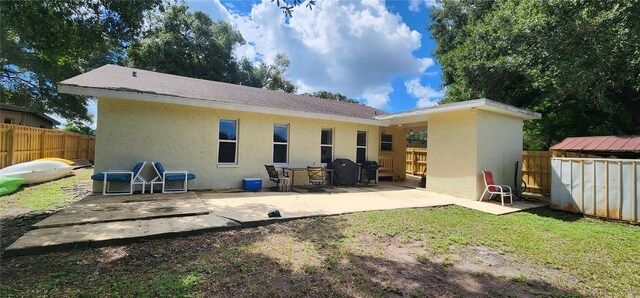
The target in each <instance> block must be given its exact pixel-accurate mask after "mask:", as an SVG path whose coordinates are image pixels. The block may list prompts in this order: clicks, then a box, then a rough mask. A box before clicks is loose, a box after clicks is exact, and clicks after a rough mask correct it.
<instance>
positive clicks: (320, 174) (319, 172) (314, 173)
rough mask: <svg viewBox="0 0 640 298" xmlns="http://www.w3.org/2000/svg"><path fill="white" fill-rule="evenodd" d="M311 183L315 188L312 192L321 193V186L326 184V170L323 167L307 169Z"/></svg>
mask: <svg viewBox="0 0 640 298" xmlns="http://www.w3.org/2000/svg"><path fill="white" fill-rule="evenodd" d="M307 173H309V182H310V183H311V184H313V185H314V186H315V187H314V188H313V189H312V190H311V191H321V190H322V189H321V188H320V185H322V184H324V169H323V168H322V167H307Z"/></svg>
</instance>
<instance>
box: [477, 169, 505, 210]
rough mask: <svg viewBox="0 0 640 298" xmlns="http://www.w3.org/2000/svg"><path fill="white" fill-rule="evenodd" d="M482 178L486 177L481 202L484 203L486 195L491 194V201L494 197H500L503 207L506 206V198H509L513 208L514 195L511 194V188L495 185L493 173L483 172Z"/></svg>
mask: <svg viewBox="0 0 640 298" xmlns="http://www.w3.org/2000/svg"><path fill="white" fill-rule="evenodd" d="M482 176H483V177H484V185H485V188H484V192H482V196H480V201H482V199H483V198H484V195H485V194H486V193H489V200H491V197H493V195H500V200H501V201H502V206H504V197H509V200H510V201H511V206H513V194H512V193H511V187H510V186H508V185H498V184H495V183H494V182H493V173H491V171H482Z"/></svg>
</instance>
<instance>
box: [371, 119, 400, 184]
mask: <svg viewBox="0 0 640 298" xmlns="http://www.w3.org/2000/svg"><path fill="white" fill-rule="evenodd" d="M382 134H390V135H392V136H393V151H392V152H383V151H380V156H381V157H391V158H393V177H394V178H395V179H396V180H404V179H405V178H406V176H407V173H406V162H407V161H406V158H407V157H406V154H407V134H406V132H405V129H404V128H403V127H400V126H390V127H381V128H380V135H382ZM377 146H378V149H380V143H378V144H377Z"/></svg>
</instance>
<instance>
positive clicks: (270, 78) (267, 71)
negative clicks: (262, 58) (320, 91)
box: [254, 54, 296, 93]
mask: <svg viewBox="0 0 640 298" xmlns="http://www.w3.org/2000/svg"><path fill="white" fill-rule="evenodd" d="M290 64H291V62H289V59H287V57H285V56H284V55H283V54H278V55H276V57H275V59H274V61H273V64H267V63H265V62H260V64H258V66H257V67H256V68H255V69H254V75H255V77H256V78H257V79H258V81H259V82H260V83H259V85H260V86H259V87H262V88H265V89H269V90H277V91H284V92H287V93H295V92H296V86H295V85H293V83H291V82H290V81H288V80H287V79H286V78H285V77H284V72H285V71H286V70H287V68H288V67H289V65H290Z"/></svg>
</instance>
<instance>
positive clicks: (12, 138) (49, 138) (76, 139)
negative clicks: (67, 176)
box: [0, 124, 95, 168]
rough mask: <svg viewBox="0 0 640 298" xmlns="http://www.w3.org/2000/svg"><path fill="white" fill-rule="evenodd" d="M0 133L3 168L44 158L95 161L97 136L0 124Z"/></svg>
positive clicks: (0, 164)
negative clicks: (0, 137)
mask: <svg viewBox="0 0 640 298" xmlns="http://www.w3.org/2000/svg"><path fill="white" fill-rule="evenodd" d="M0 130H1V136H2V140H1V142H0V147H1V151H0V168H4V167H7V166H10V165H13V164H17V163H21V162H27V161H32V160H36V159H39V158H45V157H58V158H66V159H87V160H89V161H91V162H93V157H94V150H95V137H94V136H89V135H82V134H77V133H73V132H68V131H63V130H56V129H46V128H37V127H29V126H22V125H14V124H0Z"/></svg>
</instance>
